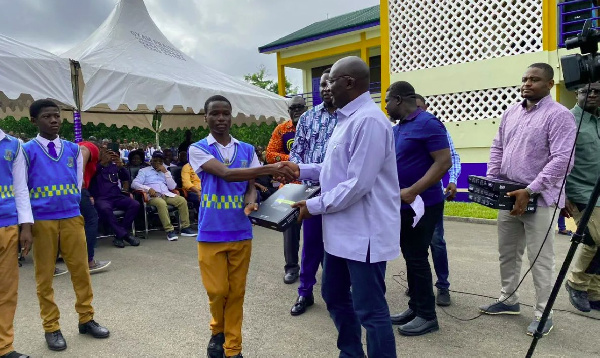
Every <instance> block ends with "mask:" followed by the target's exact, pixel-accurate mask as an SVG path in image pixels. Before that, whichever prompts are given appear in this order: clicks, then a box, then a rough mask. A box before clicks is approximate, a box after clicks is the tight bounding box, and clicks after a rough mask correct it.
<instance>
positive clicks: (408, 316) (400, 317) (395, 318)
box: [390, 308, 417, 325]
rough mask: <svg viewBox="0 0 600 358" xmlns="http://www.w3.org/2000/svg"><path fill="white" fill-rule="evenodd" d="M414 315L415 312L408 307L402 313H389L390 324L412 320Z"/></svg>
mask: <svg viewBox="0 0 600 358" xmlns="http://www.w3.org/2000/svg"><path fill="white" fill-rule="evenodd" d="M415 317H417V315H416V313H415V312H414V311H413V310H411V309H410V308H409V309H407V310H406V311H404V312H402V313H398V314H393V315H391V316H390V319H391V320H392V324H395V325H403V324H407V323H408V322H410V321H412V320H413V319H415Z"/></svg>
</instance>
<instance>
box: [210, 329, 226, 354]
mask: <svg viewBox="0 0 600 358" xmlns="http://www.w3.org/2000/svg"><path fill="white" fill-rule="evenodd" d="M224 343H225V334H224V333H219V334H215V335H214V336H211V337H210V341H208V347H206V356H207V357H208V358H222V357H224V356H225V349H223V344H224Z"/></svg>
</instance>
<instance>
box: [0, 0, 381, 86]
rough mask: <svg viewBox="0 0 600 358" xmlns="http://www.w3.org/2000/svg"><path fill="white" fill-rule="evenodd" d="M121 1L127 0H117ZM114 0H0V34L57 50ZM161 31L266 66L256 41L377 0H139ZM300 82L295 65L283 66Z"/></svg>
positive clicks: (209, 56)
mask: <svg viewBox="0 0 600 358" xmlns="http://www.w3.org/2000/svg"><path fill="white" fill-rule="evenodd" d="M124 1H128V0H124ZM117 3H118V0H51V1H49V0H18V1H17V0H0V9H2V11H0V24H1V26H0V29H1V30H0V33H2V34H3V35H6V36H9V37H12V38H15V39H17V40H19V41H21V42H25V43H28V44H31V45H34V46H36V47H40V48H42V49H45V50H48V51H50V52H53V53H56V54H61V53H63V52H65V51H67V50H69V49H70V48H71V47H73V46H75V45H76V44H77V43H79V42H80V41H83V40H85V39H86V38H87V37H88V36H89V35H90V34H91V33H92V32H93V31H94V30H95V29H96V28H97V27H98V26H99V25H100V24H101V23H102V22H103V21H104V20H105V19H106V18H107V17H108V15H109V14H110V12H111V11H112V9H113V8H114V6H115V4H117ZM145 3H146V6H147V8H148V12H149V13H150V16H151V17H152V19H153V20H154V22H156V24H157V26H158V27H159V28H160V30H161V31H162V32H163V33H164V34H165V36H166V37H167V38H168V39H169V40H170V41H171V42H172V43H173V44H174V45H175V46H176V47H178V48H179V49H180V50H182V51H183V52H185V53H187V54H188V55H189V56H191V57H193V58H194V59H196V60H197V61H199V62H201V63H203V64H205V65H207V66H210V67H213V68H215V69H217V70H219V71H222V72H225V73H228V74H230V75H233V76H238V77H242V76H243V75H244V74H247V73H251V72H255V71H256V69H257V68H258V66H259V65H261V64H264V65H265V66H266V67H267V70H268V71H269V73H270V75H271V77H272V78H275V77H276V75H277V69H276V58H275V55H274V54H273V55H264V54H259V53H258V47H259V46H262V45H265V44H267V43H269V42H271V41H274V40H276V39H278V38H280V37H282V36H285V35H287V34H289V33H292V32H294V31H296V30H299V29H301V28H302V27H305V26H307V25H309V24H311V23H313V22H317V21H321V20H324V19H326V18H327V17H328V16H329V17H333V16H337V15H341V14H344V13H347V12H350V11H354V10H359V9H362V8H366V7H369V6H373V5H377V4H379V0H302V1H291V0H145ZM287 72H288V75H289V77H290V79H291V80H292V82H293V83H294V84H295V85H297V86H299V87H301V81H302V80H301V76H300V74H299V71H295V70H288V71H287Z"/></svg>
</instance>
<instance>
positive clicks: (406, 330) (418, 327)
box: [398, 317, 440, 336]
mask: <svg viewBox="0 0 600 358" xmlns="http://www.w3.org/2000/svg"><path fill="white" fill-rule="evenodd" d="M439 329H440V326H439V325H438V321H437V318H434V319H432V320H429V321H428V320H426V319H424V318H421V317H415V319H413V320H412V321H410V322H408V323H407V324H405V325H402V326H400V327H398V332H399V333H400V334H401V335H403V336H421V335H424V334H426V333H429V332H435V331H437V330H439Z"/></svg>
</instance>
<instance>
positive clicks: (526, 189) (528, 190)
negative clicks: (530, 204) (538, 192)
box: [525, 187, 535, 197]
mask: <svg viewBox="0 0 600 358" xmlns="http://www.w3.org/2000/svg"><path fill="white" fill-rule="evenodd" d="M525 191H526V192H527V194H529V197H532V196H534V195H535V193H534V192H533V190H531V188H530V187H526V188H525Z"/></svg>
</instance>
